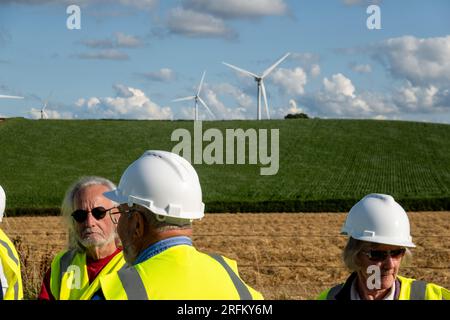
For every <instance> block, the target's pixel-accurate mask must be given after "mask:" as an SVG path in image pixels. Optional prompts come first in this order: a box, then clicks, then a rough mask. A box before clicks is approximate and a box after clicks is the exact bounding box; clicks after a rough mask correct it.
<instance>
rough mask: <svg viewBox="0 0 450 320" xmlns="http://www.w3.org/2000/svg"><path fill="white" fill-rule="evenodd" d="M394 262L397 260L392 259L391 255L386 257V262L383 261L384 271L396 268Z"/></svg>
mask: <svg viewBox="0 0 450 320" xmlns="http://www.w3.org/2000/svg"><path fill="white" fill-rule="evenodd" d="M394 260H395V259H394V258H392V257H391V256H390V255H388V256H387V257H386V259H384V261H383V267H384V269H392V268H394V267H395V261H394Z"/></svg>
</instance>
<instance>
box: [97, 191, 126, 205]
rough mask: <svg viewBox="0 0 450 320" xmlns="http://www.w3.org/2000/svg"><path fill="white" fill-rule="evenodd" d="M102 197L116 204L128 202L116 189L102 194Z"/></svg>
mask: <svg viewBox="0 0 450 320" xmlns="http://www.w3.org/2000/svg"><path fill="white" fill-rule="evenodd" d="M103 196H105V198H108V199H109V200H111V201H113V202H116V203H118V204H122V203H127V202H128V198H127V197H124V196H123V195H121V194H120V192H119V190H118V189H115V190H111V191H107V192H104V193H103Z"/></svg>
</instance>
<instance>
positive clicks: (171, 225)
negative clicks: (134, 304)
mask: <svg viewBox="0 0 450 320" xmlns="http://www.w3.org/2000/svg"><path fill="white" fill-rule="evenodd" d="M105 196H106V197H107V198H109V199H111V200H112V201H114V202H117V203H120V206H119V210H120V212H111V213H110V215H111V220H112V221H113V222H114V223H117V231H118V233H119V236H120V239H121V241H122V244H123V252H124V256H125V259H126V261H127V262H128V264H129V265H130V266H129V267H128V268H124V269H122V270H119V271H118V272H115V273H111V274H108V275H106V276H103V277H101V278H100V283H101V290H99V292H97V293H96V294H95V295H94V297H93V299H107V300H127V299H128V300H147V299H149V300H154V299H156V300H167V299H169V300H180V299H182V300H193V299H201V300H204V299H208V300H218V299H220V300H222V299H223V300H231V299H242V300H244V299H245V300H251V299H262V298H263V297H262V295H261V294H260V293H259V292H257V291H256V290H254V289H253V288H251V287H250V286H248V285H247V284H245V283H244V281H243V280H242V279H241V278H240V277H239V274H238V270H237V264H236V262H235V261H233V260H231V259H228V258H226V257H223V256H221V255H218V254H206V253H203V252H200V251H198V250H197V249H196V248H195V247H194V245H193V243H192V240H191V237H192V221H193V220H195V219H201V218H203V216H204V206H205V205H204V203H203V202H202V190H201V187H200V182H199V179H198V176H197V173H196V172H195V169H194V168H193V167H192V165H191V164H190V163H189V162H188V161H187V160H185V159H184V158H182V157H180V156H178V155H177V154H174V153H171V152H165V151H147V152H145V153H144V154H143V155H142V156H141V157H140V158H139V159H137V160H136V161H135V162H133V163H132V164H131V165H130V166H129V167H128V168H127V169H126V170H125V172H124V174H123V175H122V178H121V179H120V183H119V187H118V188H117V189H116V190H113V191H110V192H106V193H105Z"/></svg>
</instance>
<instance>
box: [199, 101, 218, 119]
mask: <svg viewBox="0 0 450 320" xmlns="http://www.w3.org/2000/svg"><path fill="white" fill-rule="evenodd" d="M198 101H200V103H201V104H202V105H203V106H204V107H205V109H206V110H208V112H209V114H210V115H211V116H212V117H213V119H215V118H216V117H215V116H214V114H213V113H212V112H211V110H210V109H209V108H208V106H207V105H206V103H205V101H203V99H202V98H200V97H198Z"/></svg>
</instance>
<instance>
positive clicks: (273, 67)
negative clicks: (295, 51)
mask: <svg viewBox="0 0 450 320" xmlns="http://www.w3.org/2000/svg"><path fill="white" fill-rule="evenodd" d="M290 54H291V53H290V52H288V53H286V54H285V55H284V56H283V57H282V58H281V59H280V60H278V61H277V62H275V63H274V64H273V65H271V66H270V67H269V68H267V69H266V71H264V72H263V74H262V76H261V78H265V77H267V76H268V75H269V73H271V72H272V71H273V69H275V68H276V67H277V66H278V65H279V64H280V63H282V62H283V60H284V59H286V58H287V57H288V56H289V55H290Z"/></svg>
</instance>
